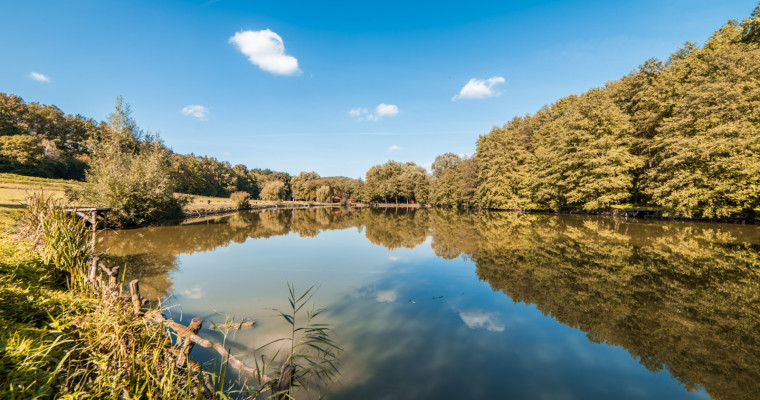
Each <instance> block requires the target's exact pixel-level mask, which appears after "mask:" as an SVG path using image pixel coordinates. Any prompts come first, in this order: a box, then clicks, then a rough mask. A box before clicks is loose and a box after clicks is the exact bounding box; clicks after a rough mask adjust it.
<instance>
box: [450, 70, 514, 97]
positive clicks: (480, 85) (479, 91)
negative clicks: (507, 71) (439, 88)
mask: <svg viewBox="0 0 760 400" xmlns="http://www.w3.org/2000/svg"><path fill="white" fill-rule="evenodd" d="M504 82H506V80H504V78H502V77H501V76H494V77H493V78H488V79H486V80H482V79H477V78H472V79H470V81H469V82H467V84H466V85H464V87H463V88H462V90H460V91H459V94H458V95H456V96H454V97H452V98H451V101H457V100H459V99H483V98H486V97H492V96H498V95H500V94H501V93H500V92H498V91H496V90H494V86H496V85H498V84H500V83H504Z"/></svg>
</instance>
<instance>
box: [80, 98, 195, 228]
mask: <svg viewBox="0 0 760 400" xmlns="http://www.w3.org/2000/svg"><path fill="white" fill-rule="evenodd" d="M103 134H104V135H103V136H102V137H100V138H99V139H100V140H98V141H93V142H92V144H91V149H90V152H91V154H92V162H91V168H90V170H89V171H88V172H87V178H86V182H85V185H84V187H83V189H82V190H81V191H80V192H78V193H75V197H76V198H77V199H78V200H80V202H83V203H85V204H88V205H91V206H97V207H109V208H111V213H110V214H109V220H110V221H112V222H114V223H116V224H118V225H142V224H145V223H149V222H153V221H157V220H160V219H164V218H171V217H177V216H179V215H181V213H182V207H181V206H182V203H181V201H180V200H179V199H177V198H175V196H174V181H173V179H172V164H171V158H170V153H169V150H168V149H167V148H166V147H165V146H164V145H163V143H161V140H160V139H159V138H158V137H157V136H153V135H143V132H142V131H141V130H140V129H139V128H138V127H137V124H136V123H135V121H134V120H133V119H132V117H131V115H130V109H129V106H128V105H127V104H126V103H124V102H123V100H122V98H121V97H119V99H118V100H117V105H116V108H115V110H114V112H113V113H112V114H111V115H110V116H109V124H108V129H107V130H105V131H104V132H103Z"/></svg>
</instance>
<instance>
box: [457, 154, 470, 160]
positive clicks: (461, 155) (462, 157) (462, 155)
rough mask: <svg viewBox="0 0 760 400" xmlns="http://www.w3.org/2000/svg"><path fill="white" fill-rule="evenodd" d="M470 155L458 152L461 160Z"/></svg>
mask: <svg viewBox="0 0 760 400" xmlns="http://www.w3.org/2000/svg"><path fill="white" fill-rule="evenodd" d="M470 157H472V154H471V153H459V158H461V159H462V160H466V159H468V158H470Z"/></svg>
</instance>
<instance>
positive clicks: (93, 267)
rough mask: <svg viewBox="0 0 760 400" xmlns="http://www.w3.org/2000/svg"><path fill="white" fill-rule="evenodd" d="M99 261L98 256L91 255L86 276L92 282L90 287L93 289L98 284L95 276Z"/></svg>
mask: <svg viewBox="0 0 760 400" xmlns="http://www.w3.org/2000/svg"><path fill="white" fill-rule="evenodd" d="M99 261H100V259H99V258H97V257H93V258H92V265H90V275H89V276H88V280H89V281H90V283H91V284H92V287H93V288H94V289H95V288H97V286H98V282H97V280H96V279H97V277H98V262H99Z"/></svg>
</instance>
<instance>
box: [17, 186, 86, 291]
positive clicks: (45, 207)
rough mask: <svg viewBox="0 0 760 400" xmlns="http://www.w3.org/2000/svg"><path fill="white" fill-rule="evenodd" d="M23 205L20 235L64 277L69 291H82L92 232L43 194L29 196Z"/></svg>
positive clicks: (70, 213) (79, 220) (63, 206)
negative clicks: (33, 245)
mask: <svg viewBox="0 0 760 400" xmlns="http://www.w3.org/2000/svg"><path fill="white" fill-rule="evenodd" d="M26 206H27V210H26V212H25V213H24V215H23V217H22V218H21V221H20V223H19V227H20V230H21V235H22V236H23V237H24V238H26V239H30V240H31V241H32V243H34V244H35V245H36V246H37V248H38V250H39V253H40V256H41V257H42V261H43V262H45V264H48V265H51V266H52V267H54V268H55V270H57V271H59V272H62V273H64V274H65V275H66V277H67V280H68V284H69V287H70V288H71V289H74V290H81V289H84V285H85V284H86V280H87V264H88V259H89V257H90V255H91V252H92V249H91V248H90V241H91V239H92V233H91V232H90V230H89V229H88V227H87V224H86V222H85V220H84V219H83V218H80V217H79V216H77V215H76V214H74V213H72V212H68V211H66V206H65V204H64V203H63V202H62V201H60V200H57V199H54V198H52V197H49V196H45V194H44V193H32V194H31V196H29V197H28V198H27V200H26Z"/></svg>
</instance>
